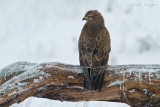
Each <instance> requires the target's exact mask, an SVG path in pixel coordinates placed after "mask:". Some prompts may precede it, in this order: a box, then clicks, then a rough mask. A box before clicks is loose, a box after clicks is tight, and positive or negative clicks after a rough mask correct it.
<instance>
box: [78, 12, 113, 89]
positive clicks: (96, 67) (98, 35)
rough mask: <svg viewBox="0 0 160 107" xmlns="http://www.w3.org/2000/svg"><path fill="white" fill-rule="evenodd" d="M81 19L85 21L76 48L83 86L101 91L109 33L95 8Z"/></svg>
mask: <svg viewBox="0 0 160 107" xmlns="http://www.w3.org/2000/svg"><path fill="white" fill-rule="evenodd" d="M83 20H86V23H85V25H84V27H83V29H82V31H81V34H80V38H79V42H78V48H79V61H80V66H81V67H82V69H83V76H84V87H85V88H87V89H89V90H98V91H101V89H102V86H103V81H104V74H105V70H106V68H107V65H108V59H109V53H110V51H111V45H110V35H109V32H108V30H107V29H106V27H105V24H104V19H103V16H102V15H101V13H100V12H98V11H97V10H90V11H88V12H87V13H86V14H85V17H84V18H83Z"/></svg>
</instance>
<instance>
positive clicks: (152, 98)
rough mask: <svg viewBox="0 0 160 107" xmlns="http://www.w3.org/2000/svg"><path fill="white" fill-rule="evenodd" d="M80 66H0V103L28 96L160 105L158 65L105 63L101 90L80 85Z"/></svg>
mask: <svg viewBox="0 0 160 107" xmlns="http://www.w3.org/2000/svg"><path fill="white" fill-rule="evenodd" d="M81 73H82V69H81V68H80V67H79V66H77V65H67V64H62V63H42V64H36V63H28V62H16V63H14V64H11V65H9V66H7V67H5V68H3V69H1V70H0V107H1V106H3V107H5V106H6V107H8V106H9V105H11V104H13V103H18V102H21V101H23V100H25V99H26V98H28V97H30V96H34V97H40V98H48V99H54V100H61V101H88V100H99V101H100V100H103V101H116V102H125V103H127V104H129V105H131V106H135V107H140V106H154V107H158V106H160V65H109V66H108V69H107V70H106V75H105V79H104V87H103V89H102V91H101V92H96V91H89V90H87V89H84V88H83V76H82V75H81Z"/></svg>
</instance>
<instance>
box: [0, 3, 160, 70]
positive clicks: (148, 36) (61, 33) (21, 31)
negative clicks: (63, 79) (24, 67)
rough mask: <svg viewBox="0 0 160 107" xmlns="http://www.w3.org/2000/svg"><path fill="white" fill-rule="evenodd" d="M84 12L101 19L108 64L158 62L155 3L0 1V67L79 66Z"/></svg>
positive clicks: (159, 20)
mask: <svg viewBox="0 0 160 107" xmlns="http://www.w3.org/2000/svg"><path fill="white" fill-rule="evenodd" d="M88 10H98V11H99V12H101V13H102V15H103V17H104V19H105V25H106V27H107V29H108V30H109V32H110V36H111V45H112V49H111V54H110V60H109V64H120V65H121V64H159V63H160V42H159V40H160V12H159V10H160V1H159V0H0V68H2V67H5V66H6V65H8V64H11V63H13V62H16V61H29V62H37V63H42V62H62V63H68V64H79V56H78V39H79V36H80V33H81V30H82V27H83V25H84V24H85V21H82V18H83V17H84V15H85V13H86V12H87V11H88Z"/></svg>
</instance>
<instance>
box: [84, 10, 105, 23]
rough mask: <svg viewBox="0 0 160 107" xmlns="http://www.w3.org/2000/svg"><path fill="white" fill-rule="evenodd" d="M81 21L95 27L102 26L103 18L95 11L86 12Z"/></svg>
mask: <svg viewBox="0 0 160 107" xmlns="http://www.w3.org/2000/svg"><path fill="white" fill-rule="evenodd" d="M82 20H86V21H87V23H90V24H95V25H102V24H104V19H103V16H102V15H101V13H100V12H98V11H97V10H90V11H88V12H87V13H86V15H85V17H84V18H83V19H82Z"/></svg>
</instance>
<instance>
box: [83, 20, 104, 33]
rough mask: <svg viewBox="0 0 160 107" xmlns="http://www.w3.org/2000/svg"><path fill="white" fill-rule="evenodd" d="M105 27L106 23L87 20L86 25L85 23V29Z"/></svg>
mask: <svg viewBox="0 0 160 107" xmlns="http://www.w3.org/2000/svg"><path fill="white" fill-rule="evenodd" d="M103 27H104V23H90V22H87V23H86V24H85V25H84V29H86V30H94V31H95V30H99V29H101V28H103Z"/></svg>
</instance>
